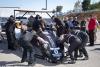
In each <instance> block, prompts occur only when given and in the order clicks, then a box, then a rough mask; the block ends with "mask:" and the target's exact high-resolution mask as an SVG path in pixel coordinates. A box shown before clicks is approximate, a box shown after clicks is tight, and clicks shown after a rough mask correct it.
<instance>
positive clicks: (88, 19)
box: [85, 17, 90, 34]
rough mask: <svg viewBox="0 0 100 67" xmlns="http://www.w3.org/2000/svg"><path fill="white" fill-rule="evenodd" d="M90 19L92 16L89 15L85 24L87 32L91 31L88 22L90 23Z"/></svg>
mask: <svg viewBox="0 0 100 67" xmlns="http://www.w3.org/2000/svg"><path fill="white" fill-rule="evenodd" d="M89 21H90V18H89V17H88V18H87V20H86V24H85V27H86V33H87V34H89V31H88V24H89Z"/></svg>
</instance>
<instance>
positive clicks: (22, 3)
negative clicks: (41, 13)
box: [0, 0, 100, 12]
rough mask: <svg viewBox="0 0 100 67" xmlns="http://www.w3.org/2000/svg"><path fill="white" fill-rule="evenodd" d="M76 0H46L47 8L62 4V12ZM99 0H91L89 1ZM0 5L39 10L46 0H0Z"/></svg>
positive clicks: (71, 8) (96, 0) (71, 6)
mask: <svg viewBox="0 0 100 67" xmlns="http://www.w3.org/2000/svg"><path fill="white" fill-rule="evenodd" d="M76 1H78V0H47V10H50V11H52V10H53V9H55V8H56V6H60V5H61V6H63V9H62V12H67V11H68V10H73V8H74V4H75V2H76ZM81 1H83V0H81ZM98 1H100V0H91V3H93V2H98ZM0 7H20V8H21V9H28V10H41V9H42V8H45V7H46V0H0Z"/></svg>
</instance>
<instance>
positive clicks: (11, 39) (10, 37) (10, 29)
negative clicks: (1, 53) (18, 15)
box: [6, 15, 15, 50]
mask: <svg viewBox="0 0 100 67" xmlns="http://www.w3.org/2000/svg"><path fill="white" fill-rule="evenodd" d="M14 24H15V21H14V17H13V15H11V16H10V18H9V19H8V22H7V23H6V35H7V41H8V49H11V50H15V49H14V45H15V34H14V29H15V26H14Z"/></svg>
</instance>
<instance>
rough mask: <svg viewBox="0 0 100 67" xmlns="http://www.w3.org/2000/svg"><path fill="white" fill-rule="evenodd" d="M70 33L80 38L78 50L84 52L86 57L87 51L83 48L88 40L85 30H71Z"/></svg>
mask: <svg viewBox="0 0 100 67" xmlns="http://www.w3.org/2000/svg"><path fill="white" fill-rule="evenodd" d="M71 33H72V34H73V35H76V36H77V37H78V38H80V40H81V41H82V44H81V46H80V49H79V50H80V52H82V53H83V54H84V56H85V57H86V58H88V53H87V51H86V49H85V46H86V43H87V41H88V35H87V34H86V33H85V32H83V31H72V32H71ZM86 58H85V59H86Z"/></svg>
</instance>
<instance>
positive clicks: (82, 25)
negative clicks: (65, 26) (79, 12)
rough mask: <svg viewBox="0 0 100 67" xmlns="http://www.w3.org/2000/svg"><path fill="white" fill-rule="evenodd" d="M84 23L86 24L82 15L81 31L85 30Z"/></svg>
mask: <svg viewBox="0 0 100 67" xmlns="http://www.w3.org/2000/svg"><path fill="white" fill-rule="evenodd" d="M85 24H86V20H85V18H84V17H83V20H82V21H81V23H80V27H81V31H84V32H85V31H86V28H85Z"/></svg>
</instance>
